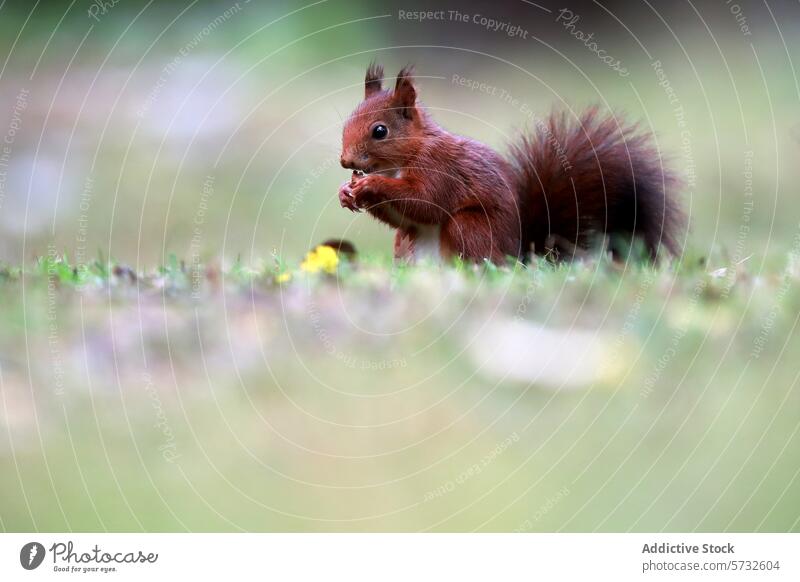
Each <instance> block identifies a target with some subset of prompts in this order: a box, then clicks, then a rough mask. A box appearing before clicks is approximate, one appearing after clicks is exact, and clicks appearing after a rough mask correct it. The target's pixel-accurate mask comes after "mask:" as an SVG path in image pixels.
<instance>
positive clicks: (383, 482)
mask: <svg viewBox="0 0 800 582" xmlns="http://www.w3.org/2000/svg"><path fill="white" fill-rule="evenodd" d="M165 263H166V264H164V265H163V266H161V267H158V268H155V269H152V270H150V271H148V272H137V271H136V270H134V269H132V268H130V267H128V266H126V265H122V264H118V263H115V262H113V261H108V260H107V259H104V258H103V257H99V258H98V259H97V260H95V261H93V262H92V263H90V264H88V265H85V266H81V267H77V266H75V265H72V264H71V263H70V262H69V260H68V258H67V257H60V256H50V257H49V258H43V259H40V260H39V261H36V262H35V263H34V264H32V265H26V266H24V268H22V267H13V268H12V267H8V266H6V267H3V268H2V269H0V273H2V276H1V277H0V299H2V301H3V303H4V309H3V315H2V325H1V326H0V354H2V356H0V365H1V366H2V367H1V368H0V371H2V384H0V386H1V387H2V414H0V420H1V421H2V425H3V426H2V427H0V428H1V429H2V430H0V470H1V471H2V473H3V474H4V475H5V478H4V479H3V480H2V481H0V499H2V500H3V501H2V503H0V520H1V521H0V524H1V525H2V527H3V528H4V529H6V530H27V529H43V530H63V529H75V530H95V529H101V530H102V529H109V530H140V529H145V530H183V529H190V530H239V529H244V530H304V531H305V530H312V531H316V530H319V531H329V530H422V529H431V530H473V529H480V530H515V529H520V530H531V531H539V530H544V531H553V530H567V531H573V530H580V531H584V530H595V529H597V530H612V531H626V530H636V531H650V530H662V529H664V530H701V531H712V530H743V531H749V530H753V529H760V530H781V531H783V530H797V529H798V521H797V520H798V509H797V507H798V498H800V484H798V483H797V479H796V477H797V472H798V468H797V463H796V459H797V454H798V452H800V443H798V442H797V434H796V433H797V426H798V422H797V421H798V415H797V410H798V404H799V403H800V402H799V401H800V398H799V397H798V391H797V389H796V380H797V364H796V362H795V361H794V359H793V358H794V357H795V354H797V353H798V349H800V340H798V334H797V330H796V323H797V313H800V292H798V289H797V283H798V281H799V280H800V268H799V267H798V259H797V256H796V254H784V255H781V254H776V255H773V256H771V257H768V258H767V259H766V260H763V261H761V262H756V261H755V260H754V259H750V260H749V261H746V262H744V263H742V264H740V265H738V266H737V267H735V268H730V269H729V270H728V271H727V272H726V273H723V272H720V271H718V269H719V268H721V267H724V266H725V263H724V261H723V259H722V258H712V259H706V260H703V259H701V258H700V257H686V258H685V259H684V260H683V261H682V262H681V263H680V264H672V265H663V266H661V267H660V268H655V267H652V266H647V265H642V264H633V263H631V264H629V265H627V266H625V265H620V264H617V263H614V262H611V261H609V260H608V259H606V258H603V257H594V258H589V259H587V260H584V261H582V262H577V263H571V264H568V263H562V264H553V263H550V262H547V261H543V260H538V261H535V262H534V263H532V264H530V265H520V264H516V265H511V266H507V267H495V266H493V265H489V264H485V265H468V264H455V265H450V266H444V267H434V266H419V267H412V266H392V264H391V262H390V261H389V260H388V259H386V258H385V257H380V256H373V257H364V258H362V259H361V260H359V261H358V262H356V263H353V264H350V263H346V262H343V263H341V264H340V265H339V267H338V269H337V272H336V273H335V274H333V275H312V274H308V273H305V272H303V271H302V270H301V269H300V267H299V265H300V261H299V260H296V259H292V260H280V259H275V258H268V259H266V260H264V262H263V264H259V265H245V264H243V263H242V261H236V262H234V263H233V264H231V265H227V266H225V267H220V266H216V265H213V264H211V265H203V266H195V267H193V266H191V265H187V263H185V262H182V261H181V260H179V259H178V258H177V257H174V256H171V257H169V258H168V260H167V261H166V262H165ZM193 269H195V270H193ZM282 273H291V279H290V280H289V281H286V282H283V283H279V282H277V280H276V277H277V276H278V275H280V274H282ZM198 274H199V276H198ZM198 282H199V283H198ZM198 285H199V286H198ZM506 340H508V343H504V342H505V341H506Z"/></svg>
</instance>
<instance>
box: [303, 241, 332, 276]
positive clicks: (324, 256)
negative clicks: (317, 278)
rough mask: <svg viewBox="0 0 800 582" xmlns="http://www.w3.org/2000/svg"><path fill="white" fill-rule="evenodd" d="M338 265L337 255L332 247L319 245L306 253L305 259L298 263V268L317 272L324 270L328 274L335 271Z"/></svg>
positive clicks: (308, 271)
mask: <svg viewBox="0 0 800 582" xmlns="http://www.w3.org/2000/svg"><path fill="white" fill-rule="evenodd" d="M338 265H339V255H337V254H336V250H335V249H334V248H333V247H329V246H326V245H320V246H318V247H317V248H315V249H314V250H313V251H310V252H309V253H308V254H307V255H306V260H305V261H303V262H302V263H300V268H301V269H302V270H303V271H306V272H307V273H319V272H320V271H324V272H325V273H328V274H333V273H335V272H336V267H337V266H338Z"/></svg>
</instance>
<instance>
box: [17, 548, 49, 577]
mask: <svg viewBox="0 0 800 582" xmlns="http://www.w3.org/2000/svg"><path fill="white" fill-rule="evenodd" d="M44 554H45V551H44V546H43V545H42V544H40V543H39V542H28V543H27V544H25V545H24V546H22V549H21V550H20V551H19V563H20V564H22V567H23V568H25V569H26V570H35V569H36V568H38V567H39V566H40V565H41V564H42V561H43V560H44Z"/></svg>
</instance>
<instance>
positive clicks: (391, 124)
mask: <svg viewBox="0 0 800 582" xmlns="http://www.w3.org/2000/svg"><path fill="white" fill-rule="evenodd" d="M412 73H413V70H412V68H411V67H410V66H408V67H405V68H403V69H402V70H401V71H400V72H399V73H398V74H397V81H396V83H395V86H394V89H393V90H388V89H384V88H383V67H381V66H380V65H377V64H375V63H372V64H371V65H370V66H369V68H367V75H366V77H365V79H364V101H362V102H361V104H360V105H359V106H358V107H356V109H355V111H353V113H352V114H350V117H349V118H348V120H347V121H346V122H345V124H344V132H343V135H342V156H341V163H342V167H344V168H349V169H351V170H361V171H362V172H365V173H370V172H382V171H389V170H396V169H398V168H401V167H403V166H405V165H406V163H407V161H408V160H409V159H410V158H411V157H412V156H413V155H414V153H415V152H416V150H417V148H418V147H419V145H418V140H417V139H415V137H417V136H418V135H419V134H420V132H421V131H422V128H423V122H424V119H423V113H422V111H421V110H420V109H419V108H418V107H417V90H416V89H415V88H414V79H413V78H412Z"/></svg>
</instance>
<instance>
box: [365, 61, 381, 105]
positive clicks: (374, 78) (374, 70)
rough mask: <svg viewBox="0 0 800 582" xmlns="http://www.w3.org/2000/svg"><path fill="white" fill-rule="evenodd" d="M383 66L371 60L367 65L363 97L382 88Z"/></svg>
mask: <svg viewBox="0 0 800 582" xmlns="http://www.w3.org/2000/svg"><path fill="white" fill-rule="evenodd" d="M382 85H383V67H382V66H380V65H379V64H378V63H376V62H375V61H372V62H371V63H370V64H369V67H367V75H366V77H364V98H365V99H366V98H367V97H369V96H370V95H374V94H375V93H377V92H378V91H380V90H381V89H382V88H383V86H382Z"/></svg>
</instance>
